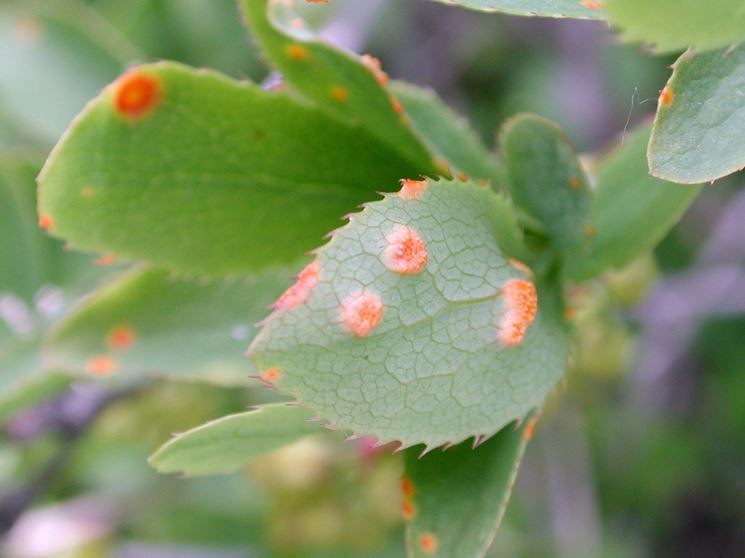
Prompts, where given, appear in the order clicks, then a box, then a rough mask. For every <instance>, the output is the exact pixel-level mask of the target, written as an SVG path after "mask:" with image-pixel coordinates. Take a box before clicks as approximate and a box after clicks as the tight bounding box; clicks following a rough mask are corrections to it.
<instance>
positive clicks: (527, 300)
mask: <svg viewBox="0 0 745 558" xmlns="http://www.w3.org/2000/svg"><path fill="white" fill-rule="evenodd" d="M502 296H504V300H505V305H506V307H507V309H506V312H505V314H504V316H503V317H502V321H501V322H500V324H499V333H498V334H497V338H498V339H499V340H500V341H501V342H502V343H504V344H505V345H507V346H508V347H515V346H517V345H519V344H520V343H521V342H522V340H523V337H525V332H526V331H527V330H528V328H529V327H530V325H531V324H532V323H533V320H535V316H536V313H537V312H538V295H537V293H536V290H535V285H533V283H531V282H530V281H526V280H525V279H510V280H509V281H507V284H506V285H505V286H504V288H503V289H502Z"/></svg>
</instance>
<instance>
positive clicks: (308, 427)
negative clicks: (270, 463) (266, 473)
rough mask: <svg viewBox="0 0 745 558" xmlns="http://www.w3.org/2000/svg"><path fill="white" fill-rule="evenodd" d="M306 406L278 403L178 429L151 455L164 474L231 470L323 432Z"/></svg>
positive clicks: (201, 473) (197, 473) (200, 473)
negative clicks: (179, 432)
mask: <svg viewBox="0 0 745 558" xmlns="http://www.w3.org/2000/svg"><path fill="white" fill-rule="evenodd" d="M311 415H312V413H311V412H309V411H308V410H307V409H303V408H302V407H298V406H293V405H288V404H286V403H276V404H271V405H263V406H261V407H258V408H257V409H256V410H254V411H249V412H247V413H238V414H235V415H229V416H226V417H222V418H219V419H217V420H213V421H211V422H208V423H206V424H203V425H202V426H198V427H197V428H194V429H192V430H189V431H187V432H184V433H183V434H178V435H177V436H176V437H175V438H173V439H172V440H171V441H169V442H168V443H166V444H165V445H163V446H162V447H161V448H160V449H158V451H156V452H155V453H154V454H153V455H152V456H151V457H150V459H149V463H150V465H151V466H152V467H153V468H155V469H156V470H157V471H158V472H160V473H181V474H183V475H186V476H190V477H196V476H203V475H215V474H219V473H230V472H233V471H236V470H238V469H240V468H241V467H243V466H245V465H246V464H248V462H249V461H251V460H252V459H256V458H257V457H261V456H262V455H264V454H266V453H269V452H271V451H274V450H276V449H279V448H281V447H282V446H285V445H287V444H291V443H292V442H295V441H297V440H299V439H300V438H303V437H304V436H308V435H309V434H316V433H318V432H320V431H321V430H320V428H319V426H318V424H316V423H313V422H310V419H311Z"/></svg>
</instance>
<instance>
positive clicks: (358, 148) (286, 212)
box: [39, 63, 420, 275]
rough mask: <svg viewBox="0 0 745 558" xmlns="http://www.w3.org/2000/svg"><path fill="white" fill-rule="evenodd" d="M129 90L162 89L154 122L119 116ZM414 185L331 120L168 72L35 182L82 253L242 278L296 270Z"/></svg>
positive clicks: (409, 169) (287, 100) (100, 118)
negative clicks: (343, 228)
mask: <svg viewBox="0 0 745 558" xmlns="http://www.w3.org/2000/svg"><path fill="white" fill-rule="evenodd" d="M125 86H128V87H134V88H135V89H136V88H138V87H140V88H142V87H145V88H154V94H153V95H152V96H150V97H145V99H146V101H147V102H148V103H149V104H147V105H146V106H145V108H144V109H143V110H149V112H146V113H145V114H139V115H138V116H131V115H127V113H125V114H121V113H120V112H119V111H118V110H117V109H116V103H119V102H124V101H126V98H124V96H123V95H124V94H123V93H122V91H127V89H124V90H122V89H121V88H124V87H125ZM143 91H144V90H142V89H141V90H140V92H143ZM148 91H151V93H152V91H153V89H148ZM419 172H420V169H417V168H416V167H414V166H412V165H411V164H409V163H407V162H406V161H404V160H403V159H402V158H401V156H400V155H399V154H398V153H397V152H395V151H392V150H391V149H390V148H388V147H387V146H386V145H383V144H381V143H380V142H378V141H377V140H375V139H374V138H372V137H371V136H370V135H368V134H367V133H366V132H365V130H364V129H362V128H360V127H357V126H354V125H351V124H345V123H342V122H341V121H340V120H338V119H337V118H335V117H334V116H332V115H331V114H329V113H328V111H325V110H323V109H320V108H317V107H316V108H314V107H311V106H308V105H307V104H304V103H301V102H298V101H297V100H295V99H293V98H291V97H289V96H286V95H284V94H279V93H271V92H266V91H262V90H260V89H259V88H257V87H255V86H254V85H252V84H250V83H245V82H236V81H233V80H230V79H228V78H226V77H224V76H222V75H220V74H216V73H213V72H209V71H204V70H200V71H196V70H191V69H188V68H186V67H184V66H181V65H178V64H173V63H161V64H154V65H148V66H142V67H139V68H137V69H136V70H133V71H131V72H129V73H128V74H126V75H125V76H124V77H123V78H121V80H120V81H119V82H116V83H115V84H114V85H113V86H111V87H109V88H107V89H106V90H105V91H104V92H103V93H102V94H101V95H100V96H99V97H97V98H96V99H95V100H94V101H92V102H91V103H90V104H89V105H88V107H87V108H86V110H85V111H84V112H83V113H82V114H81V115H80V117H79V118H78V119H77V120H76V122H75V124H74V125H73V126H72V127H71V128H70V129H69V131H68V133H67V134H66V136H65V138H64V139H63V140H62V141H61V142H60V143H59V144H58V145H57V147H56V148H55V150H54V152H53V154H52V155H51V156H50V158H49V160H48V162H47V164H46V166H45V167H44V169H43V171H42V173H41V175H40V179H39V180H40V193H39V204H40V208H41V209H40V210H41V213H42V215H46V216H48V217H49V218H50V219H51V221H52V226H51V229H50V230H51V232H52V233H53V234H55V235H57V236H60V237H62V238H64V239H66V240H68V241H69V242H70V243H71V244H72V245H73V246H74V247H76V248H78V249H83V250H101V251H104V252H110V253H113V254H114V255H117V256H121V257H123V258H135V259H140V260H146V261H148V262H154V263H157V264H158V265H159V266H162V267H167V268H170V269H176V270H181V271H189V272H197V273H200V274H209V275H220V274H223V275H224V274H239V273H244V272H254V271H256V270H258V269H260V268H266V267H269V266H270V265H272V264H275V263H292V262H294V261H296V260H297V258H299V257H300V256H302V255H303V253H304V252H305V251H306V250H308V249H310V248H312V247H313V246H314V245H317V244H318V242H319V240H320V239H321V237H322V235H323V234H324V233H325V232H327V231H328V230H330V229H331V228H333V227H334V226H335V225H336V224H337V223H338V219H339V218H340V217H341V216H342V215H344V214H345V213H347V212H349V211H351V210H352V209H354V208H355V207H356V206H357V205H358V204H359V203H361V202H363V201H365V200H367V199H370V198H371V197H372V193H373V192H375V191H376V190H391V189H393V188H395V187H396V186H397V183H398V179H400V178H402V177H406V176H412V175H417V174H418V173H419Z"/></svg>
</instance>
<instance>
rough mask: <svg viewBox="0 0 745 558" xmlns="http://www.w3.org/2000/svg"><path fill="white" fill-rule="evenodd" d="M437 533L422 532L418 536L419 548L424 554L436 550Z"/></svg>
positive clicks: (432, 552)
mask: <svg viewBox="0 0 745 558" xmlns="http://www.w3.org/2000/svg"><path fill="white" fill-rule="evenodd" d="M437 545H438V541H437V535H435V534H434V533H422V534H421V535H420V536H419V548H420V549H421V551H422V552H424V553H425V554H434V553H435V552H437Z"/></svg>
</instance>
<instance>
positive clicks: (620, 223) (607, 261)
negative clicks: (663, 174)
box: [568, 126, 701, 279]
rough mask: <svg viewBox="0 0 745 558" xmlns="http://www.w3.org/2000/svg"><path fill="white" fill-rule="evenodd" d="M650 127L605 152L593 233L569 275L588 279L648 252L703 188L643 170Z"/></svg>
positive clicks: (630, 135) (600, 174)
mask: <svg viewBox="0 0 745 558" xmlns="http://www.w3.org/2000/svg"><path fill="white" fill-rule="evenodd" d="M648 138H649V126H642V127H641V128H639V129H637V130H635V131H633V132H632V133H629V134H627V135H626V136H625V138H624V143H623V145H620V146H618V147H617V148H616V149H615V150H614V151H612V152H611V153H610V155H608V156H607V159H606V160H605V161H604V162H603V163H602V165H601V167H600V170H599V172H598V175H597V188H596V190H595V216H596V223H597V232H596V234H595V236H594V237H593V238H592V241H591V243H590V247H589V252H588V253H587V254H576V255H575V257H574V258H572V259H571V260H570V262H569V268H568V271H569V275H570V277H572V278H573V279H589V278H591V277H594V276H596V275H598V274H599V273H601V272H602V271H604V270H606V269H609V268H620V267H623V266H625V265H626V264H628V263H630V262H631V261H632V260H633V259H634V258H636V257H638V256H640V255H642V254H643V253H644V252H646V251H648V250H651V249H652V248H653V247H654V246H655V245H656V244H657V243H658V242H659V241H660V240H662V237H663V236H665V234H666V233H667V232H668V231H669V230H670V229H671V228H672V227H673V225H675V223H677V222H678V220H679V219H680V217H681V215H682V214H683V213H684V212H685V210H686V209H687V208H688V206H689V205H690V204H691V202H692V201H693V200H694V199H695V198H696V196H697V195H698V193H699V192H700V191H701V188H700V187H697V186H681V185H679V184H671V183H670V182H665V181H663V180H659V179H657V178H654V177H652V176H649V174H648V173H647V161H646V157H645V152H646V146H647V140H648Z"/></svg>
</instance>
